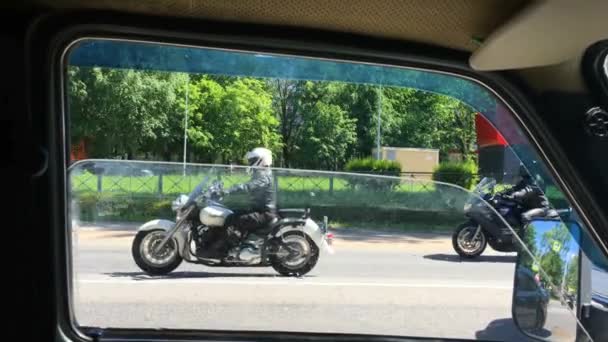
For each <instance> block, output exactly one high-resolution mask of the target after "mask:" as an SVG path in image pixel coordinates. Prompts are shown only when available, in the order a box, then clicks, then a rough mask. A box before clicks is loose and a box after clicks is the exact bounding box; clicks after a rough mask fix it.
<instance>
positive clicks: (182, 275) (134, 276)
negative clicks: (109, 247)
mask: <svg viewBox="0 0 608 342" xmlns="http://www.w3.org/2000/svg"><path fill="white" fill-rule="evenodd" d="M104 274H105V275H107V276H110V277H112V278H130V279H131V280H157V279H189V278H282V277H283V276H281V275H279V274H276V273H220V272H172V273H170V274H167V275H164V276H151V275H148V274H146V273H144V272H110V273H104ZM309 277H312V276H306V278H309Z"/></svg>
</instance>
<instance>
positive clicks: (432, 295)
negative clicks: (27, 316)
mask: <svg viewBox="0 0 608 342" xmlns="http://www.w3.org/2000/svg"><path fill="white" fill-rule="evenodd" d="M127 228H128V227H127ZM337 237H338V238H337V239H336V243H335V245H334V247H335V249H336V253H335V254H333V255H322V256H321V258H320V261H319V264H318V265H317V267H316V268H315V269H314V270H313V271H312V272H311V273H310V274H309V275H307V276H306V277H304V278H299V279H296V278H285V277H279V276H277V275H276V273H275V272H274V270H272V269H271V268H209V267H204V266H200V265H191V264H186V263H183V264H182V265H181V266H180V267H179V268H178V269H177V270H176V271H174V272H173V273H172V274H171V275H169V276H166V277H156V278H155V277H149V276H146V275H145V274H143V273H142V272H140V270H139V269H138V268H137V266H136V265H135V264H134V262H133V261H132V258H131V254H130V243H131V241H132V232H130V231H123V230H120V227H114V228H112V229H104V230H101V231H100V230H97V231H90V230H83V229H81V230H79V231H78V234H77V235H76V236H75V245H74V266H75V267H74V270H75V278H76V279H75V291H76V293H75V301H74V304H75V311H76V319H77V320H78V323H79V324H81V325H83V326H95V327H123V328H124V327H140V328H180V329H227V330H274V331H276V330H284V331H306V332H348V333H364V334H383V335H408V336H434V337H455V338H468V339H476V338H477V339H483V340H500V341H525V340H526V339H527V338H526V337H525V336H524V335H522V334H521V333H520V332H519V331H518V329H517V328H516V327H515V325H514V323H513V321H512V319H511V294H512V286H513V272H514V261H515V258H514V256H513V255H512V254H511V255H510V254H504V253H497V252H493V251H490V250H489V249H488V252H487V253H486V254H485V255H484V256H482V257H481V258H480V259H479V260H478V261H475V262H470V261H462V260H460V259H459V258H458V257H457V256H456V255H455V253H454V252H453V251H452V250H451V244H450V240H449V237H446V236H443V235H431V234H409V235H397V234H375V233H369V232H363V233H359V232H351V231H345V230H342V231H337ZM549 312H550V313H549V317H548V319H547V325H546V328H547V330H548V331H547V332H546V333H547V334H550V332H551V333H553V337H555V338H558V337H559V336H560V335H561V334H563V333H564V330H566V332H567V330H571V327H573V324H574V320H573V319H572V317H571V316H570V315H569V313H568V312H566V311H565V310H564V309H562V308H561V307H560V306H559V305H558V304H552V305H551V307H550V309H549ZM560 332H561V333H560ZM547 336H549V337H551V336H550V335H547Z"/></svg>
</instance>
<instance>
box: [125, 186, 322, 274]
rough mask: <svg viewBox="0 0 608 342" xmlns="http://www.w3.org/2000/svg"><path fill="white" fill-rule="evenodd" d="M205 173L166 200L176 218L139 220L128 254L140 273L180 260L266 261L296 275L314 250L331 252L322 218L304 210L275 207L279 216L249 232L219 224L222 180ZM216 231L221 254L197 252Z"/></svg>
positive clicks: (309, 263) (167, 268) (160, 270)
mask: <svg viewBox="0 0 608 342" xmlns="http://www.w3.org/2000/svg"><path fill="white" fill-rule="evenodd" d="M207 183H208V178H206V179H205V180H203V182H201V183H200V184H199V185H197V186H196V188H195V189H194V190H192V192H191V193H190V195H188V196H185V195H180V196H179V197H178V198H177V199H176V200H175V201H173V203H172V209H173V210H174V211H175V212H176V213H177V220H176V221H177V222H172V221H169V220H152V221H149V222H147V223H145V224H144V225H142V226H141V227H140V228H139V229H138V232H137V235H136V236H135V239H134V241H133V245H132V254H133V258H134V259H135V263H136V264H137V265H138V266H139V267H140V268H141V269H142V270H143V271H144V272H146V273H148V274H151V275H163V274H167V273H169V272H171V271H173V270H174V269H176V268H177V267H178V266H179V265H180V264H181V262H182V260H185V261H187V262H190V263H195V264H202V265H206V266H213V267H216V266H219V267H252V266H271V267H273V268H274V269H275V270H276V271H277V272H278V273H280V274H282V275H287V276H302V275H304V274H306V273H308V272H310V270H312V269H313V267H314V266H315V265H316V263H317V261H318V258H319V254H320V250H325V251H327V252H329V253H332V252H333V251H332V249H331V247H330V246H329V244H330V243H331V234H327V220H326V219H324V220H323V222H322V223H320V224H317V223H316V222H315V221H313V220H312V219H311V218H310V210H309V209H287V210H279V211H278V214H279V217H278V218H276V219H275V220H273V221H272V222H271V223H270V224H268V225H267V226H266V227H263V228H260V229H258V230H256V231H254V232H253V233H248V234H247V233H245V234H241V233H240V232H239V231H238V229H232V228H233V227H225V226H224V223H225V221H226V218H227V217H228V216H230V215H231V214H233V212H232V211H231V210H230V209H229V208H227V207H225V206H224V205H222V204H221V194H222V187H223V184H222V183H221V182H219V181H214V182H212V184H211V185H210V186H209V187H207ZM218 230H221V231H219V233H220V234H219V235H220V236H222V239H223V240H224V243H225V244H226V247H227V248H226V253H225V255H223V256H221V257H220V258H218V259H208V258H201V257H199V256H197V253H196V248H197V246H198V247H200V246H203V248H204V247H206V246H207V245H208V240H209V239H210V238H209V237H210V236H217V235H218V234H217V233H218Z"/></svg>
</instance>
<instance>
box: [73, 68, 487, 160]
mask: <svg viewBox="0 0 608 342" xmlns="http://www.w3.org/2000/svg"><path fill="white" fill-rule="evenodd" d="M68 76H69V77H68V95H69V97H68V100H69V112H70V118H71V126H70V128H71V138H72V142H73V143H76V142H78V141H81V140H85V141H87V142H89V145H88V147H89V148H88V152H89V156H90V157H95V158H138V159H141V158H143V159H154V160H159V159H160V160H181V155H182V151H183V137H184V128H185V127H184V125H185V124H186V122H185V120H184V119H185V113H186V112H187V113H188V117H187V121H188V123H187V124H188V128H187V140H188V141H187V144H188V151H189V157H188V160H189V161H194V162H223V163H238V162H240V161H241V159H242V157H243V155H244V153H245V152H246V151H247V150H249V149H250V148H252V147H254V146H266V147H268V148H270V149H271V150H273V152H274V153H275V155H276V158H275V159H276V160H277V165H280V166H286V167H306V168H313V169H328V170H341V169H343V168H344V165H345V164H346V162H347V161H348V160H350V159H353V158H365V157H369V156H370V155H371V151H372V149H373V148H374V147H375V146H376V143H377V142H376V135H377V131H378V125H380V131H381V144H382V145H384V146H394V147H422V148H436V149H439V150H440V152H441V154H442V155H443V156H445V155H446V154H447V153H448V152H450V151H453V150H456V151H459V152H461V153H462V154H463V155H465V156H472V155H473V153H472V148H471V147H472V146H473V143H474V141H475V129H474V117H475V112H474V111H473V110H472V109H471V108H469V107H467V106H466V105H464V104H463V102H460V101H459V100H457V99H454V98H450V97H447V96H444V95H438V94H434V93H429V92H425V91H420V90H416V89H410V88H397V87H383V88H378V87H377V86H373V85H367V84H354V83H343V82H327V81H316V82H313V81H304V80H283V79H260V78H252V77H236V76H210V75H186V74H181V73H168V72H152V71H135V70H127V69H108V68H78V67H70V68H69V70H68ZM186 97H187V98H188V101H187V104H186Z"/></svg>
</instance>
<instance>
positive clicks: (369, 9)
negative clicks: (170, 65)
mask: <svg viewBox="0 0 608 342" xmlns="http://www.w3.org/2000/svg"><path fill="white" fill-rule="evenodd" d="M29 4H30V5H34V6H38V7H40V6H42V7H46V8H51V9H103V10H115V11H121V12H128V13H138V14H149V15H162V16H171V17H189V18H201V19H213V20H220V21H226V22H240V23H256V24H267V25H278V26H293V27H303V28H312V29H320V30H327V31H336V32H348V33H355V34H360V35H365V36H370V37H381V38H390V39H395V40H402V41H414V42H421V43H425V44H430V45H436V46H442V47H448V48H452V49H457V50H462V51H467V52H471V53H472V56H471V60H470V64H471V66H472V67H473V68H476V69H478V70H483V71H492V70H506V69H512V70H513V69H514V70H517V73H519V74H520V75H521V76H522V77H523V78H524V79H526V80H527V81H528V82H529V83H530V84H531V85H532V86H534V87H535V88H537V89H538V90H547V89H561V90H573V91H580V90H584V87H583V82H582V79H581V77H580V58H581V56H582V54H583V52H584V49H585V48H586V47H588V46H589V45H591V44H592V43H594V42H595V41H598V40H600V39H605V38H607V37H608V20H603V19H605V18H603V17H606V13H608V0H585V1H571V0H552V1H529V0H508V1H506V0H459V1H446V0H232V1H230V0H87V1H81V0H34V1H31V2H29ZM480 41H483V43H482V44H480Z"/></svg>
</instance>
